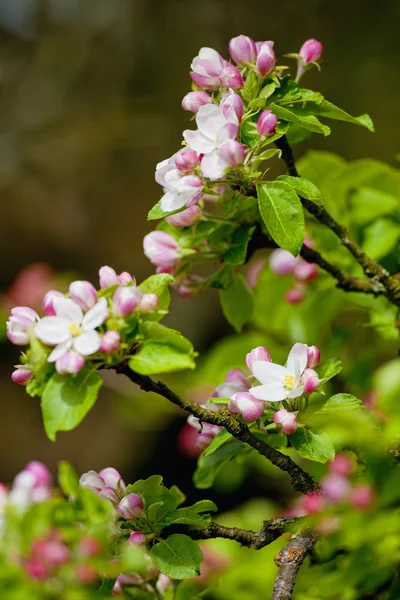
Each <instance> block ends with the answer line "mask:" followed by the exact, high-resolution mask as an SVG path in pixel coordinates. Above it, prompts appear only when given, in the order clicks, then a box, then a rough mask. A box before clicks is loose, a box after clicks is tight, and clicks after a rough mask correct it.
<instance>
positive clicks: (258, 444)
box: [116, 363, 319, 494]
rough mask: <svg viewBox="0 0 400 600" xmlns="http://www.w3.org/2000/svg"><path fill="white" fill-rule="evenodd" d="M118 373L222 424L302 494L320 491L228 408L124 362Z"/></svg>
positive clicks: (144, 388)
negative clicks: (206, 404)
mask: <svg viewBox="0 0 400 600" xmlns="http://www.w3.org/2000/svg"><path fill="white" fill-rule="evenodd" d="M116 370H117V372H118V373H122V374H124V375H126V376H127V377H128V378H129V379H130V380H131V381H132V382H133V383H136V384H137V385H138V386H139V387H140V388H141V389H142V390H144V391H145V392H154V393H156V394H159V395H160V396H163V397H164V398H166V399H167V400H169V401H170V402H172V403H173V404H176V405H177V406H179V407H180V408H182V409H183V410H187V411H188V412H190V413H191V414H192V415H194V416H195V417H197V418H198V419H199V420H200V421H203V422H204V423H211V424H212V425H219V426H220V427H225V429H226V430H227V431H229V433H230V434H231V435H232V436H233V437H235V438H236V439H238V440H240V441H241V442H243V443H245V444H247V445H248V446H251V447H252V448H254V449H255V450H257V452H258V453H259V454H261V456H264V457H265V458H267V459H268V460H269V461H270V462H271V463H272V464H273V465H275V466H276V467H278V468H279V469H281V470H282V471H286V472H287V473H289V475H290V477H291V480H292V485H293V487H294V489H295V490H297V491H298V492H302V493H303V494H309V493H310V492H313V491H317V490H318V489H319V485H318V483H317V482H316V481H315V480H314V479H313V478H312V477H311V475H309V474H308V473H306V472H305V471H303V469H302V468H301V467H299V466H298V465H297V464H296V463H295V462H294V461H293V460H292V459H291V458H290V457H289V456H287V455H286V454H282V452H279V450H276V449H275V448H272V447H271V446H269V445H268V444H267V443H266V442H264V440H262V439H260V438H259V437H257V436H256V435H255V434H254V433H253V432H251V431H250V429H249V428H248V427H247V425H245V424H244V423H241V422H240V421H238V419H236V418H235V417H234V416H233V415H232V414H231V413H230V412H229V411H228V410H227V409H224V408H223V409H220V410H218V411H211V410H207V409H205V408H202V407H201V406H200V405H199V404H197V403H196V402H191V401H190V400H188V399H187V398H182V397H181V396H178V394H176V393H175V392H173V391H172V390H171V389H170V388H169V387H168V386H167V385H165V383H163V382H162V381H154V380H153V379H152V378H151V377H149V376H148V375H139V374H138V373H135V372H134V371H132V370H131V369H130V368H129V366H128V365H127V363H122V364H121V365H119V366H118V367H117V369H116Z"/></svg>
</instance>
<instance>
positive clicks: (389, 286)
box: [275, 136, 400, 306]
mask: <svg viewBox="0 0 400 600" xmlns="http://www.w3.org/2000/svg"><path fill="white" fill-rule="evenodd" d="M275 145H276V147H277V148H279V150H281V152H282V160H283V161H284V162H285V164H286V167H287V171H288V173H289V175H291V176H292V177H299V173H298V171H297V168H296V164H295V161H294V156H293V151H292V148H291V147H290V145H289V143H288V141H287V138H286V136H283V137H281V138H280V139H279V140H276V142H275ZM300 199H301V202H302V204H303V206H304V207H305V208H306V209H307V210H308V212H309V213H310V214H312V215H313V216H314V217H315V218H316V219H317V221H319V222H320V223H322V224H323V225H325V226H326V227H328V229H331V230H332V231H333V232H334V233H335V234H336V236H337V237H338V238H339V240H340V242H341V243H342V244H343V246H345V248H347V250H348V251H349V252H350V254H352V255H353V257H354V258H355V259H356V261H357V262H358V263H359V265H361V267H362V269H363V271H364V273H365V275H366V276H367V277H368V278H369V279H370V280H371V282H372V284H373V285H374V286H375V288H376V290H377V293H382V292H381V291H380V289H381V286H382V287H383V288H384V290H385V295H386V296H387V298H388V299H389V300H390V302H392V304H395V305H396V306H400V280H399V279H398V278H396V277H394V276H393V275H390V273H389V272H388V271H387V270H386V269H384V268H383V267H382V266H381V265H380V264H379V263H377V262H375V261H374V260H372V258H370V257H369V256H368V255H367V254H365V252H364V251H363V250H361V248H360V247H359V246H358V244H356V243H355V242H354V241H353V240H352V239H351V238H350V237H349V234H348V232H347V229H346V228H345V227H343V225H341V224H340V223H338V222H337V221H336V220H335V219H334V218H333V217H332V216H331V215H330V214H329V212H328V211H327V210H326V209H325V208H324V207H322V206H317V205H316V204H314V202H311V200H307V199H306V198H302V197H300Z"/></svg>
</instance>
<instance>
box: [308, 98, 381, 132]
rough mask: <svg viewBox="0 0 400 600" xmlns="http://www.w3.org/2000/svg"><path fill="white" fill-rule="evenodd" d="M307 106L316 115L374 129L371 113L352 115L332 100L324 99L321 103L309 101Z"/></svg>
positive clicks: (370, 129)
mask: <svg viewBox="0 0 400 600" xmlns="http://www.w3.org/2000/svg"><path fill="white" fill-rule="evenodd" d="M306 108H307V110H308V111H310V112H311V113H313V114H315V115H319V116H321V117H326V118H328V119H335V120H337V121H346V122H347V123H353V124H354V125H361V126H362V127H366V128H367V129H368V130H369V131H374V124H373V122H372V119H371V117H370V116H369V115H361V116H359V117H352V116H351V115H349V113H347V112H346V111H344V110H342V109H341V108H339V107H338V106H335V105H334V104H332V102H328V100H323V101H322V102H320V103H319V104H316V103H315V102H307V104H306Z"/></svg>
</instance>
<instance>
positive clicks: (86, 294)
mask: <svg viewBox="0 0 400 600" xmlns="http://www.w3.org/2000/svg"><path fill="white" fill-rule="evenodd" d="M69 293H70V295H71V298H72V300H73V301H74V302H76V303H77V304H79V306H80V307H81V308H83V310H89V308H92V306H94V305H95V304H96V302H97V292H96V290H95V288H94V286H93V285H92V284H91V283H90V282H89V281H73V282H72V283H71V285H70V286H69Z"/></svg>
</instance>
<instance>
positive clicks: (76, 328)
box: [68, 321, 82, 337]
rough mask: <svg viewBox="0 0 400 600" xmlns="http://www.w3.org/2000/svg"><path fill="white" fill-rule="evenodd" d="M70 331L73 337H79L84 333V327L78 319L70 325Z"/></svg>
mask: <svg viewBox="0 0 400 600" xmlns="http://www.w3.org/2000/svg"><path fill="white" fill-rule="evenodd" d="M68 331H69V334H70V335H71V337H77V336H78V335H80V334H81V333H82V329H81V328H80V327H79V325H78V323H76V321H72V323H71V324H70V325H69V326H68Z"/></svg>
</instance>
